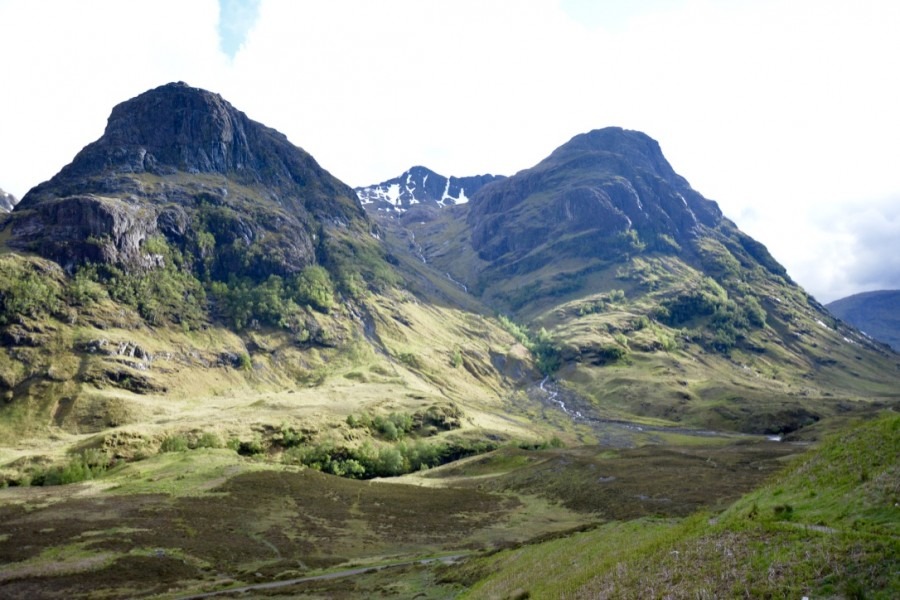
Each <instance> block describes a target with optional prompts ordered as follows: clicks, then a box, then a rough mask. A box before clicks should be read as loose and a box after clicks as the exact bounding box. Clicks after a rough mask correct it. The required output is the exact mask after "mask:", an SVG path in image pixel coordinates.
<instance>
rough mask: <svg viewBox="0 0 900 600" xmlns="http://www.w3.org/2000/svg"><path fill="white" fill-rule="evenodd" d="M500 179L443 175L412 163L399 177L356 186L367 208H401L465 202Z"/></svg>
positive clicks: (491, 176) (500, 177)
mask: <svg viewBox="0 0 900 600" xmlns="http://www.w3.org/2000/svg"><path fill="white" fill-rule="evenodd" d="M500 179H504V177H503V176H500V175H475V176H473V177H444V176H443V175H438V174H437V173H435V172H434V171H432V170H431V169H427V168H425V167H413V168H411V169H410V170H408V171H406V172H404V173H403V174H402V175H400V176H399V177H395V178H393V179H388V180H387V181H383V182H381V183H379V184H376V185H370V186H367V187H360V188H356V194H357V196H359V199H360V202H362V203H363V205H365V206H366V208H367V209H369V210H372V209H374V210H377V211H387V212H388V213H389V214H390V213H397V212H403V211H405V210H408V209H409V208H411V207H412V206H414V205H417V204H422V205H426V206H454V205H457V204H465V203H466V202H468V201H469V198H471V197H472V195H473V194H475V193H476V192H477V191H478V190H480V189H481V188H482V187H484V186H485V185H487V184H488V183H491V182H493V181H497V180H500Z"/></svg>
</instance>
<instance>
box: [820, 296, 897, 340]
mask: <svg viewBox="0 0 900 600" xmlns="http://www.w3.org/2000/svg"><path fill="white" fill-rule="evenodd" d="M825 307H826V308H827V309H828V310H830V311H831V312H832V313H833V314H834V315H835V316H837V317H838V318H840V319H842V320H844V321H846V322H847V323H850V324H851V325H853V326H854V327H857V328H859V329H861V330H862V331H864V332H866V333H867V334H868V335H871V336H872V337H873V338H875V339H877V340H880V341H882V342H884V343H885V344H888V345H890V346H891V347H892V348H893V349H894V350H897V351H900V290H880V291H876V292H863V293H861V294H854V295H852V296H848V297H846V298H841V299H840V300H835V301H834V302H829V303H828V304H826V305H825Z"/></svg>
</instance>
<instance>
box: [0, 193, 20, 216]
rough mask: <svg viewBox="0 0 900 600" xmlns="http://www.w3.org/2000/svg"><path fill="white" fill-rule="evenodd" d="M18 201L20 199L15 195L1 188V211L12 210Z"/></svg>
mask: <svg viewBox="0 0 900 600" xmlns="http://www.w3.org/2000/svg"><path fill="white" fill-rule="evenodd" d="M18 202H19V200H18V199H17V198H16V197H15V196H13V195H12V194H10V193H8V192H4V191H3V190H2V189H0V212H9V211H11V210H12V209H13V208H14V207H15V206H16V204H17V203H18Z"/></svg>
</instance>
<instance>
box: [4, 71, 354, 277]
mask: <svg viewBox="0 0 900 600" xmlns="http://www.w3.org/2000/svg"><path fill="white" fill-rule="evenodd" d="M369 229H370V224H369V223H368V221H367V219H366V216H365V214H364V212H363V211H362V209H361V208H360V206H359V203H358V201H357V200H356V196H355V194H354V193H353V190H352V189H350V188H349V187H348V186H346V185H345V184H343V183H341V182H340V181H338V180H337V179H336V178H334V177H333V176H331V175H330V174H329V173H328V172H327V171H325V170H324V169H322V167H320V166H319V165H318V163H316V161H315V160H314V159H313V158H312V157H311V156H310V155H309V154H307V153H306V152H304V151H303V150H302V149H300V148H297V147H296V146H294V145H293V144H291V143H290V142H289V141H288V140H287V138H286V137H285V136H284V135H282V134H281V133H279V132H277V131H275V130H274V129H270V128H268V127H266V126H264V125H262V124H260V123H257V122H255V121H253V120H251V119H249V118H248V117H247V116H246V115H245V114H244V113H242V112H240V111H238V110H237V109H235V108H234V107H233V106H231V104H229V103H228V102H227V101H225V100H224V99H222V97H221V96H219V95H217V94H213V93H211V92H207V91H205V90H201V89H197V88H193V87H190V86H188V85H186V84H184V83H171V84H168V85H164V86H161V87H158V88H156V89H153V90H150V91H148V92H146V93H144V94H141V95H140V96H137V97H136V98H133V99H131V100H128V101H126V102H123V103H122V104H120V105H118V106H116V107H115V108H114V109H113V111H112V114H111V115H110V117H109V121H108V123H107V126H106V130H105V132H104V134H103V136H102V137H101V138H100V139H99V140H97V141H96V142H94V143H92V144H89V145H88V146H86V147H85V148H84V149H83V150H82V151H81V152H79V153H78V155H77V156H76V157H75V159H74V160H73V161H72V163H71V164H69V165H68V166H66V167H64V168H63V169H62V170H61V171H60V172H59V173H58V174H57V175H56V176H55V177H53V178H52V179H51V180H50V181H47V182H45V183H42V184H40V185H38V186H37V187H35V188H34V189H32V190H31V191H29V192H28V193H27V194H26V195H25V197H24V198H22V201H21V202H20V203H19V205H18V206H17V209H16V211H15V213H14V214H13V217H12V223H11V238H10V242H9V244H10V246H11V247H13V248H17V249H21V250H31V251H34V252H37V253H39V254H41V255H43V256H45V257H47V258H51V259H53V260H55V261H58V262H60V263H61V264H63V265H64V266H65V267H66V268H67V269H68V270H70V271H72V270H74V269H75V268H76V267H77V266H78V265H80V264H84V263H87V262H91V263H104V264H106V263H112V264H120V265H124V266H127V267H129V268H131V267H140V268H149V267H152V266H153V264H154V260H155V259H154V258H153V257H152V256H150V255H149V254H148V253H147V252H144V251H143V250H142V244H143V242H144V240H147V239H149V238H151V237H153V236H155V235H162V236H164V237H165V238H166V240H168V242H170V243H172V244H175V245H176V246H178V247H179V248H181V249H182V250H193V254H194V256H197V257H202V256H205V255H207V254H208V250H209V248H207V249H204V248H203V247H202V246H203V245H204V242H203V240H202V239H201V238H198V234H199V233H200V232H201V231H203V230H210V232H211V233H212V235H213V236H214V238H215V240H214V242H215V246H216V247H217V248H219V249H220V251H219V252H217V254H218V256H216V260H214V261H212V262H211V263H210V264H209V265H208V266H209V268H211V269H212V270H213V271H214V275H213V276H214V277H224V276H225V275H226V274H230V273H236V272H237V273H242V272H243V273H255V274H256V276H257V277H259V276H266V275H268V274H271V273H279V274H291V273H296V272H298V271H300V270H301V269H302V268H303V267H305V266H307V265H309V264H313V263H316V262H317V261H321V260H324V258H323V256H322V253H323V250H324V248H325V247H326V246H327V244H328V240H329V239H330V238H331V237H333V235H334V234H335V233H336V232H339V231H344V232H352V234H353V235H354V236H357V237H358V236H359V235H362V234H366V233H368V232H369ZM317 236H319V237H322V238H324V239H319V237H317ZM206 246H209V243H208V242H207V243H206ZM228 247H233V248H234V249H235V252H231V251H228V250H227V248H228ZM248 253H249V254H250V255H252V256H253V258H251V259H250V260H249V261H247V260H246V255H247V254H248ZM242 265H243V266H242Z"/></svg>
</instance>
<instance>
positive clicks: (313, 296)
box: [292, 265, 334, 313]
mask: <svg viewBox="0 0 900 600" xmlns="http://www.w3.org/2000/svg"><path fill="white" fill-rule="evenodd" d="M292 283H293V285H292V287H293V289H292V291H293V294H294V300H295V301H296V302H297V303H299V304H306V305H309V306H311V307H313V308H314V309H316V310H318V311H320V312H323V313H327V312H329V311H330V310H331V309H332V307H333V306H334V284H333V283H332V282H331V276H330V275H329V274H328V271H327V270H325V268H323V267H320V266H319V265H310V266H308V267H306V268H304V269H303V270H302V271H301V272H300V274H299V275H297V277H296V278H294V281H293V282H292Z"/></svg>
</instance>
